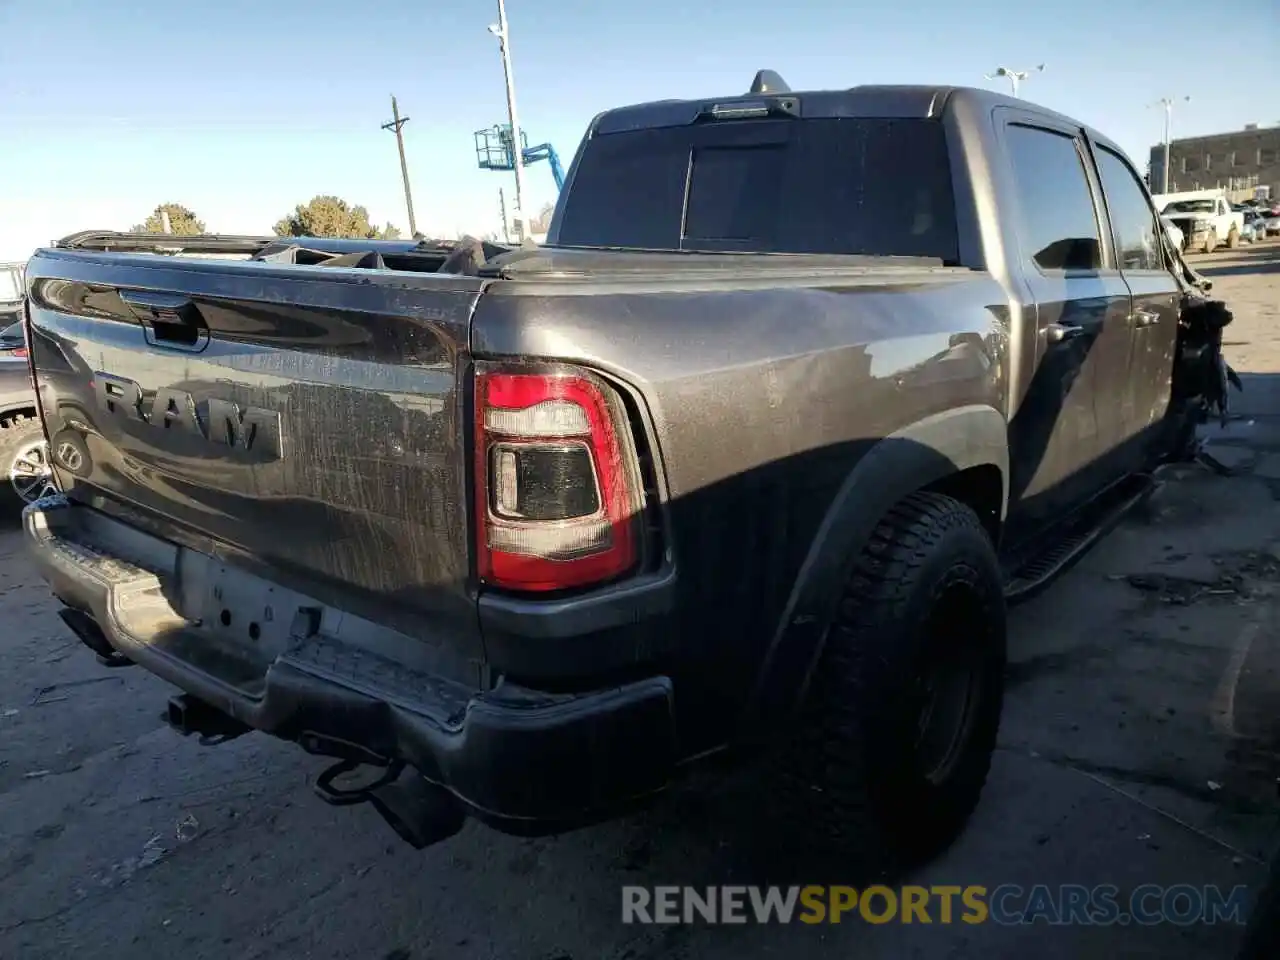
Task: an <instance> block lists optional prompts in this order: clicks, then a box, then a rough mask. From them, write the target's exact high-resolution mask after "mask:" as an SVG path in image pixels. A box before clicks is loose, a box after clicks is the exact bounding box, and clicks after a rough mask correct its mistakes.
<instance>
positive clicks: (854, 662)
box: [774, 493, 1005, 873]
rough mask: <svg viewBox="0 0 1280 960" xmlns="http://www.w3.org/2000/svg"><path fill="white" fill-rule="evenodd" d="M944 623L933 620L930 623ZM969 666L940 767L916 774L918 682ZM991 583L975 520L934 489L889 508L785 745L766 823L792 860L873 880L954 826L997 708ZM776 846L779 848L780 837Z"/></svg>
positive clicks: (999, 608)
mask: <svg viewBox="0 0 1280 960" xmlns="http://www.w3.org/2000/svg"><path fill="white" fill-rule="evenodd" d="M940 617H942V618H946V620H949V621H950V622H946V620H940V619H939V618H940ZM949 658H952V659H955V660H956V661H958V662H961V663H964V664H967V666H968V668H969V670H970V671H971V674H972V678H971V685H970V686H968V687H967V689H968V692H969V700H968V710H967V712H965V713H964V720H963V722H962V723H961V724H958V725H957V726H958V727H961V728H963V731H964V732H963V734H962V735H961V736H960V738H959V740H958V747H957V748H956V750H955V754H954V759H953V760H952V761H951V763H950V764H949V765H945V766H943V767H941V768H939V771H938V772H939V774H940V775H939V776H938V777H937V779H931V778H930V777H929V776H927V775H926V767H927V764H926V763H925V756H926V754H925V751H924V750H923V749H922V748H921V744H920V743H919V742H917V741H918V738H919V736H920V733H919V727H920V725H921V722H922V721H921V717H922V714H923V712H924V711H923V710H922V704H923V702H924V701H925V700H926V699H927V696H926V694H925V693H924V691H923V690H922V689H921V688H922V686H923V684H922V683H921V675H922V674H924V673H927V672H928V668H930V667H939V666H941V665H943V664H946V663H948V662H949ZM1004 667H1005V603H1004V585H1003V579H1002V577H1001V575H1000V570H999V565H998V563H997V560H996V555H995V550H994V548H993V546H992V543H991V539H990V537H989V536H988V534H987V531H986V530H985V529H984V527H983V526H982V523H981V522H980V521H979V519H978V516H977V515H976V514H975V513H974V511H973V510H971V509H970V508H969V507H967V506H965V505H964V504H962V503H960V502H959V501H957V500H955V499H953V498H951V497H947V496H943V495H942V494H938V493H917V494H913V495H912V496H910V497H908V498H907V499H906V500H904V501H903V502H902V503H900V504H898V505H897V506H896V507H894V508H893V510H892V511H890V513H889V514H888V516H886V517H885V518H884V519H883V520H882V521H881V523H880V524H879V525H878V526H877V528H876V530H875V532H874V534H873V535H872V537H871V539H870V541H869V542H868V543H867V544H866V546H865V548H864V549H863V551H862V553H861V555H860V556H859V557H858V558H857V560H856V562H855V564H854V567H853V571H852V573H851V575H850V577H849V579H848V582H847V585H846V589H845V593H844V596H843V598H842V599H841V601H840V606H839V612H838V614H837V617H836V620H835V622H834V623H833V625H832V628H831V630H830V632H829V635H828V638H827V642H826V646H825V648H824V651H823V654H822V657H821V659H820V661H819V664H818V666H817V669H816V671H815V674H814V677H813V680H812V682H811V686H810V690H809V693H808V696H807V699H806V702H805V706H804V708H803V709H802V711H801V716H800V718H799V724H798V727H797V729H796V731H795V735H794V737H793V738H792V740H791V742H790V743H788V744H787V747H786V749H784V750H782V751H780V753H779V757H778V763H779V765H780V767H781V769H780V770H779V771H778V774H779V776H778V783H777V792H776V793H775V794H774V797H775V798H776V800H777V801H778V804H779V806H778V807H777V808H775V809H778V810H779V811H780V812H781V813H782V814H783V816H784V817H785V821H786V822H778V820H777V819H776V818H775V822H774V829H775V830H779V831H787V832H788V833H791V832H793V831H799V833H800V836H799V837H794V836H793V837H792V838H791V839H798V840H799V841H800V843H801V844H802V846H803V851H800V850H799V848H798V847H796V846H794V845H793V846H792V847H791V849H792V850H795V851H797V852H802V855H816V856H818V857H820V858H823V859H825V860H830V859H831V858H832V857H837V858H839V859H841V860H843V861H846V862H849V865H850V867H852V866H853V864H854V863H856V864H858V865H859V866H860V867H861V868H863V869H869V870H872V871H874V872H876V873H884V872H886V871H895V870H900V869H905V868H907V867H909V866H912V865H914V864H918V863H920V862H922V861H926V860H929V859H931V858H933V857H934V856H936V855H937V854H938V853H940V852H941V851H942V850H944V849H945V848H946V847H947V846H949V845H950V844H951V842H952V841H953V840H954V839H955V838H956V837H957V836H958V835H959V834H960V833H961V832H962V831H963V829H964V827H965V825H966V824H967V823H968V821H969V818H970V815H971V814H972V813H973V810H974V808H975V807H976V806H977V803H978V799H979V796H980V795H981V793H982V789H983V786H984V784H985V783H986V779H987V773H988V771H989V770H990V766H991V756H992V753H993V751H994V749H995V745H996V735H997V732H998V730H999V725H1000V714H1001V709H1002V706H1003V699H1004V697H1003V692H1004ZM789 842H790V841H789Z"/></svg>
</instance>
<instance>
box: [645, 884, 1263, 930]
mask: <svg viewBox="0 0 1280 960" xmlns="http://www.w3.org/2000/svg"><path fill="white" fill-rule="evenodd" d="M1250 902H1251V901H1250V897H1249V891H1248V888H1247V887H1244V886H1235V887H1232V888H1231V889H1230V890H1223V889H1221V888H1219V887H1217V886H1203V885H1201V886H1196V885H1192V884H1176V885H1173V886H1159V885H1156V884H1144V885H1142V886H1138V887H1135V888H1133V889H1132V890H1129V891H1121V889H1120V888H1119V887H1117V886H1114V885H1111V884H1101V885H1098V886H1092V887H1089V886H1084V885H1081V884H1063V885H1060V886H1048V885H1046V884H1037V885H1035V886H1031V887H1024V886H1020V885H1018V884H1002V885H1000V886H997V887H990V888H988V887H984V886H976V885H970V886H964V887H962V886H958V885H957V886H941V885H939V886H931V887H923V886H903V887H896V888H894V887H887V886H870V887H866V888H864V889H858V888H856V887H845V886H819V885H811V886H804V887H799V886H793V887H746V886H720V887H676V886H671V887H665V886H657V887H638V886H626V887H623V888H622V922H623V923H646V924H648V923H660V924H680V923H685V924H691V923H709V924H721V923H724V924H741V923H760V924H767V923H784V924H785V923H795V922H799V923H808V924H820V923H841V922H853V923H872V924H883V923H913V924H949V923H965V924H981V923H996V924H1000V925H1003V926H1017V925H1023V924H1033V923H1044V924H1049V925H1052V926H1076V925H1084V926H1109V925H1113V924H1119V925H1128V924H1140V925H1154V924H1161V923H1172V924H1176V925H1180V926H1191V925H1194V924H1204V923H1236V924H1243V923H1245V922H1246V921H1247V919H1248V913H1249V906H1250Z"/></svg>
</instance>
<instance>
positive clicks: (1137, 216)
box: [1098, 147, 1213, 270]
mask: <svg viewBox="0 0 1280 960" xmlns="http://www.w3.org/2000/svg"><path fill="white" fill-rule="evenodd" d="M1098 174H1099V176H1100V177H1101V179H1102V192H1103V194H1104V195H1105V196H1106V198H1107V209H1108V210H1109V211H1110V213H1111V229H1112V232H1113V233H1114V234H1115V243H1116V253H1117V256H1118V259H1119V261H1120V269H1122V270H1162V269H1164V261H1163V258H1162V257H1161V254H1160V244H1159V240H1158V235H1157V233H1156V229H1157V228H1156V218H1155V214H1154V213H1152V210H1151V206H1150V204H1148V203H1147V196H1146V194H1145V193H1143V192H1142V187H1141V186H1140V185H1139V183H1138V177H1137V175H1136V174H1135V173H1134V172H1133V168H1132V167H1130V166H1129V164H1128V163H1126V162H1125V161H1124V160H1123V159H1122V158H1121V157H1120V156H1119V155H1117V154H1115V153H1113V152H1112V151H1110V150H1108V149H1107V148H1106V147H1100V148H1099V149H1098ZM1207 206H1208V207H1209V210H1210V212H1212V209H1213V204H1212V203H1209V204H1208V205H1207Z"/></svg>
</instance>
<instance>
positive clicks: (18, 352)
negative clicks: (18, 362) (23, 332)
mask: <svg viewBox="0 0 1280 960" xmlns="http://www.w3.org/2000/svg"><path fill="white" fill-rule="evenodd" d="M13 355H14V356H15V357H25V356H26V355H27V348H26V347H18V348H16V349H15V350H14V351H13Z"/></svg>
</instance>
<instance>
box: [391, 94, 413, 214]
mask: <svg viewBox="0 0 1280 960" xmlns="http://www.w3.org/2000/svg"><path fill="white" fill-rule="evenodd" d="M391 117H392V120H391V122H390V123H384V124H383V125H382V129H383V130H394V131H395V134H396V146H397V147H398V148H399V150H400V176H401V177H402V178H403V179H404V205H405V206H406V207H408V208H409V236H411V237H415V236H417V235H418V225H417V224H416V223H415V222H414V220H413V194H411V193H410V192H409V165H408V164H407V163H405V160H404V134H402V133H401V132H400V128H401V127H403V126H404V125H405V124H406V123H408V122H409V118H408V117H402V116H400V108H399V107H398V106H397V105H396V98H395V96H394V95H392V97H391Z"/></svg>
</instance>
